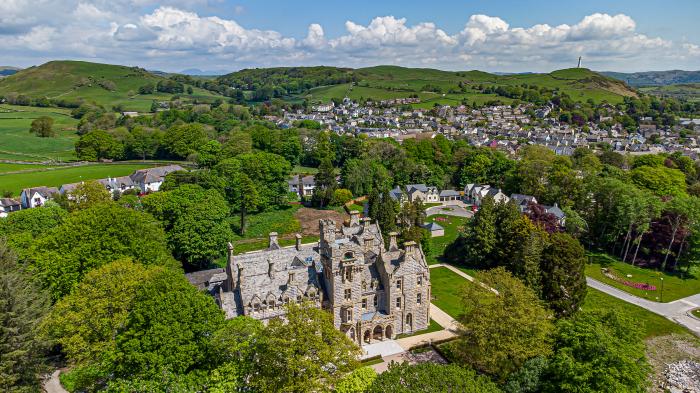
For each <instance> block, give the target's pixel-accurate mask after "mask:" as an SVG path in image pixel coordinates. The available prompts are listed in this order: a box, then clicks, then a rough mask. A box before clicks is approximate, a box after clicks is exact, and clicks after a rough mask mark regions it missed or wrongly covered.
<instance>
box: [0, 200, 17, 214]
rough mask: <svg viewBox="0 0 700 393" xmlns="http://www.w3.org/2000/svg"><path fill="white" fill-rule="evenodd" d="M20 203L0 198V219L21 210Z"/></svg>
mask: <svg viewBox="0 0 700 393" xmlns="http://www.w3.org/2000/svg"><path fill="white" fill-rule="evenodd" d="M21 209H22V202H20V201H18V200H17V199H13V198H0V218H1V217H7V215H8V214H10V213H12V212H15V211H18V210H21Z"/></svg>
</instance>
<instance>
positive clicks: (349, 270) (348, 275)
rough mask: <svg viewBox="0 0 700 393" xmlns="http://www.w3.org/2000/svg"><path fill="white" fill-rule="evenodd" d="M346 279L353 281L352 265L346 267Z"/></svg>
mask: <svg viewBox="0 0 700 393" xmlns="http://www.w3.org/2000/svg"><path fill="white" fill-rule="evenodd" d="M344 271H345V281H352V267H346V268H345V270H344Z"/></svg>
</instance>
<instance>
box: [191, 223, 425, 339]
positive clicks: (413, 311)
mask: <svg viewBox="0 0 700 393" xmlns="http://www.w3.org/2000/svg"><path fill="white" fill-rule="evenodd" d="M319 233H320V240H319V242H318V243H314V244H301V236H299V235H297V241H296V245H294V246H290V247H280V246H279V243H278V241H277V235H276V234H274V233H273V234H270V244H269V247H268V248H267V249H266V250H261V251H254V252H249V253H245V254H240V255H235V256H234V255H233V246H231V245H229V259H228V264H227V266H226V268H225V269H214V270H210V271H206V272H197V273H192V274H190V275H188V278H189V279H190V281H191V282H192V283H193V284H195V285H199V286H200V287H202V288H207V289H208V290H209V292H210V293H211V294H212V295H213V296H215V297H216V299H217V302H218V303H219V305H220V306H221V307H222V309H223V310H224V311H225V312H226V315H227V317H229V318H232V317H236V316H239V315H247V316H250V317H253V318H256V319H260V320H262V321H267V320H269V319H271V318H276V317H284V314H285V310H286V309H285V304H287V303H289V302H302V301H311V302H313V303H314V304H316V306H317V307H321V308H324V309H326V310H328V311H329V312H331V313H332V314H333V321H334V323H335V326H336V328H338V329H339V330H341V331H342V332H344V333H345V334H347V336H348V337H349V338H350V339H351V340H353V341H354V342H356V343H357V344H367V343H371V342H375V341H377V340H384V339H389V338H395V337H396V335H398V334H402V333H412V332H415V331H418V330H423V329H426V328H427V327H428V325H429V323H430V296H431V288H430V272H429V269H428V264H427V262H426V260H425V255H423V251H422V250H421V248H420V246H418V245H416V244H415V243H413V242H406V243H405V244H404V247H403V248H399V247H398V245H397V239H396V234H394V233H392V234H391V238H390V241H389V247H388V248H386V247H385V245H384V239H383V237H382V234H381V232H380V230H379V226H378V225H377V224H376V223H372V222H371V221H370V219H368V218H365V219H362V220H361V219H360V217H359V213H357V212H352V213H351V218H350V220H349V222H348V223H345V224H344V225H342V226H340V227H339V228H338V227H337V226H336V223H335V222H334V221H332V220H320V222H319Z"/></svg>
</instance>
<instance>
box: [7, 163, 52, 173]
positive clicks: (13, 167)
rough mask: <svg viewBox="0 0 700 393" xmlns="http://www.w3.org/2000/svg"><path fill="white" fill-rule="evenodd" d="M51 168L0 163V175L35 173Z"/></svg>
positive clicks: (39, 165) (48, 166)
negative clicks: (21, 172) (20, 172)
mask: <svg viewBox="0 0 700 393" xmlns="http://www.w3.org/2000/svg"><path fill="white" fill-rule="evenodd" d="M46 168H51V166H50V165H41V164H7V163H4V162H0V174H2V173H8V172H19V171H23V172H26V171H35V170H39V169H46Z"/></svg>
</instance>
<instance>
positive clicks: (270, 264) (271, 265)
mask: <svg viewBox="0 0 700 393" xmlns="http://www.w3.org/2000/svg"><path fill="white" fill-rule="evenodd" d="M267 275H268V276H269V277H270V278H272V277H274V276H275V262H274V261H273V260H272V259H268V260H267Z"/></svg>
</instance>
